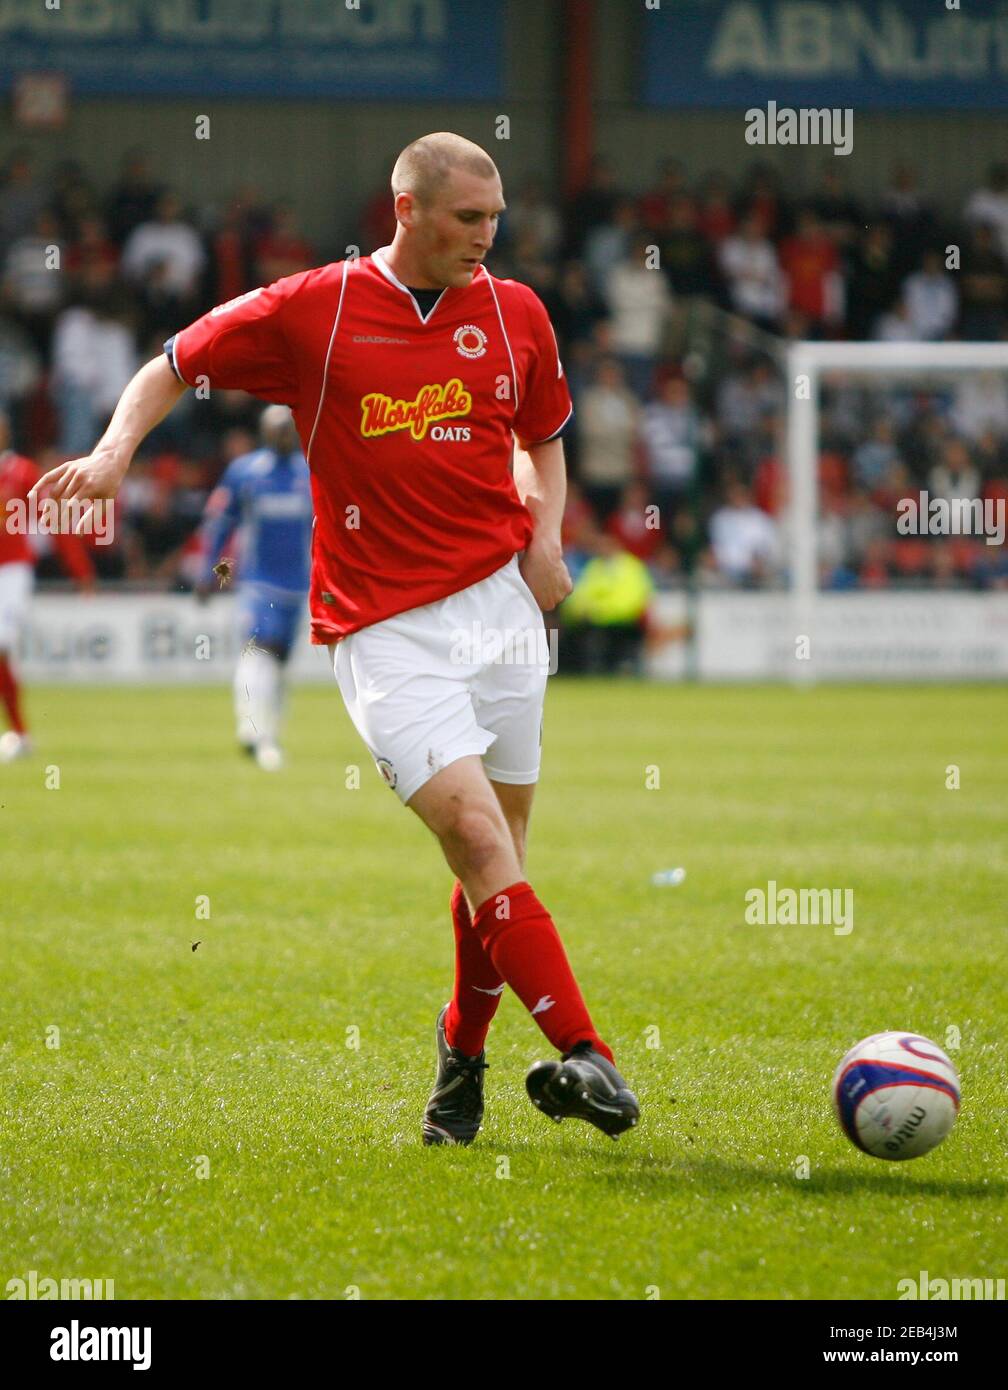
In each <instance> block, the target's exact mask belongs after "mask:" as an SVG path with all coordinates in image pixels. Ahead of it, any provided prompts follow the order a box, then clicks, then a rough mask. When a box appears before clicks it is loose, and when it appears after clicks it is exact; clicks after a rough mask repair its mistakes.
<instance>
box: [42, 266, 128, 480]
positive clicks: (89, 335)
mask: <svg viewBox="0 0 1008 1390" xmlns="http://www.w3.org/2000/svg"><path fill="white" fill-rule="evenodd" d="M139 366H140V363H139V361H138V359H137V352H136V345H135V337H134V333H133V330H132V328H131V326H130V325H129V323H128V320H127V307H126V301H124V299H123V296H122V294H121V292H111V293H106V294H105V295H104V296H103V295H102V294H101V292H100V290H98V289H97V287H96V288H95V290H94V293H93V294H92V296H91V302H90V304H88V303H86V302H85V303H78V304H74V305H71V306H70V307H69V308H67V309H64V311H63V313H62V314H61V315H60V317H59V319H58V321H57V324H56V331H55V333H54V335H53V388H54V393H55V397H56V408H57V413H58V416H59V447H60V449H61V450H62V452H63V453H64V454H66V455H67V456H68V457H70V458H80V457H83V456H85V455H87V454H89V453H90V452H91V450H92V449H93V448H94V445H95V441H96V440H97V438H98V436H99V434H100V433H101V430H102V429H103V428H104V426H105V424H106V422H107V421H108V419H109V417H110V416H111V414H112V412H113V410H114V409H115V407H116V404H117V403H118V400H119V397H120V396H121V395H122V393H123V391H124V390H125V388H126V385H127V383H128V382H129V381H130V380H131V378H132V377H133V376H134V374H135V373H136V372H137V370H138V368H139Z"/></svg>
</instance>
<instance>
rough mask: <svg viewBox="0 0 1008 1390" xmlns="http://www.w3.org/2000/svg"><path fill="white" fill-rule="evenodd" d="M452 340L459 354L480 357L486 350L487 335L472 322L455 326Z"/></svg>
mask: <svg viewBox="0 0 1008 1390" xmlns="http://www.w3.org/2000/svg"><path fill="white" fill-rule="evenodd" d="M452 342H453V343H454V344H455V351H456V352H458V353H459V354H460V356H462V357H482V356H483V354H484V353H485V352H486V345H487V335H486V334H485V333H484V332H483V330H482V328H477V327H476V325H475V324H474V323H464V324H463V325H462V327H461V328H456V330H455V333H454V335H453V337H452Z"/></svg>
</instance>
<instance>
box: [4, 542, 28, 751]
mask: <svg viewBox="0 0 1008 1390" xmlns="http://www.w3.org/2000/svg"><path fill="white" fill-rule="evenodd" d="M32 580H33V573H32V568H31V566H30V565H27V564H21V563H17V564H10V565H0V705H2V706H3V710H4V713H5V715H6V716H7V722H8V723H9V724H10V728H9V729H8V731H7V732H6V733H5V734H3V735H0V762H13V760H14V759H15V758H22V757H25V756H27V754H28V753H30V752H31V751H32V741H31V738H30V736H29V733H28V728H27V725H26V724H25V719H24V713H23V710H22V706H21V686H20V683H19V681H18V678H17V672H16V671H15V669H14V652H15V649H16V647H17V639H18V634H19V633H20V631H21V626H22V624H23V622H24V618H25V614H26V612H27V608H28V601H29V599H30V597H31V590H32Z"/></svg>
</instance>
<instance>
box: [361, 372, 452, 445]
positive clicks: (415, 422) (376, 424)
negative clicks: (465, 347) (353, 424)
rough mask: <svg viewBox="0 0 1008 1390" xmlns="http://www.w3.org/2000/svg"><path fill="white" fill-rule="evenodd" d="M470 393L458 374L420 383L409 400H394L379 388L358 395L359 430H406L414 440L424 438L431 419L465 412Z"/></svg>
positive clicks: (369, 432)
mask: <svg viewBox="0 0 1008 1390" xmlns="http://www.w3.org/2000/svg"><path fill="white" fill-rule="evenodd" d="M471 409H472V396H470V394H469V392H468V391H467V390H466V389H465V387H464V386H463V385H462V383H461V381H460V380H459V379H458V377H457V376H453V377H452V379H451V380H450V381H446V382H444V383H443V384H442V383H440V382H433V383H432V384H431V385H430V386H421V387H420V390H419V391H418V392H417V393H416V397H415V399H413V400H412V401H404V400H393V399H392V397H391V396H386V395H384V394H383V392H381V391H371V392H369V394H368V395H366V396H362V397H361V434H362V435H364V436H365V438H373V437H374V436H375V435H378V434H391V433H392V432H393V431H394V430H409V432H410V434H411V435H412V436H413V438H414V439H415V440H417V442H419V441H420V440H421V439H423V438H424V436H425V435H426V433H427V430H428V429H429V427H430V425H431V422H432V421H434V420H445V419H451V418H453V417H455V416H458V415H468V414H469V412H470V410H471Z"/></svg>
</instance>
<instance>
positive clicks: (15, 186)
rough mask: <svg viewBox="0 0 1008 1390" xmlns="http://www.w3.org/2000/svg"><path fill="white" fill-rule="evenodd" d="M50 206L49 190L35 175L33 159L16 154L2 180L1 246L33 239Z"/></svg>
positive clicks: (9, 160) (0, 188)
mask: <svg viewBox="0 0 1008 1390" xmlns="http://www.w3.org/2000/svg"><path fill="white" fill-rule="evenodd" d="M49 202H50V192H49V189H48V187H47V186H46V185H45V183H43V182H42V180H41V179H40V178H39V177H38V176H37V174H36V173H35V165H34V163H33V161H32V158H31V155H30V154H29V153H28V151H27V150H15V151H14V152H13V154H12V155H11V156H10V158H9V159H8V160H7V165H6V167H5V169H4V172H3V177H2V179H0V246H10V244H11V243H12V242H14V241H17V239H18V238H19V237H26V236H30V235H31V234H32V231H33V229H34V228H35V226H36V224H37V221H38V217H39V214H40V213H41V212H43V211H45V209H46V208H47V207H48V206H49Z"/></svg>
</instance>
